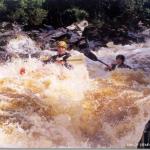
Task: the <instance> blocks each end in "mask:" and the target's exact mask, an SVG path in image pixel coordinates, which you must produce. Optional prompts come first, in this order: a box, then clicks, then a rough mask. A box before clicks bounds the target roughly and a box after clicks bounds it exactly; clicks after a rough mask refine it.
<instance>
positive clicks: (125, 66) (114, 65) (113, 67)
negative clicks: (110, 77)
mask: <svg viewBox="0 0 150 150" xmlns="http://www.w3.org/2000/svg"><path fill="white" fill-rule="evenodd" d="M116 68H122V69H123V68H126V69H132V68H131V67H130V66H128V65H126V64H120V65H116V64H112V70H115V69H116Z"/></svg>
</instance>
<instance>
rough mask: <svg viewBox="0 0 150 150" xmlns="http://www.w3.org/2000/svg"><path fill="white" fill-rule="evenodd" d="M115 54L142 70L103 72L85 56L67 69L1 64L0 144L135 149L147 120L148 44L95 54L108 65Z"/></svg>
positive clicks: (35, 62) (149, 94)
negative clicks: (21, 69)
mask: <svg viewBox="0 0 150 150" xmlns="http://www.w3.org/2000/svg"><path fill="white" fill-rule="evenodd" d="M117 54H124V55H125V56H126V57H127V62H126V63H127V64H129V65H131V67H133V68H140V69H138V70H136V71H133V70H127V69H125V70H124V69H122V70H116V71H114V72H105V71H104V66H103V65H101V64H100V63H96V62H93V61H91V60H89V59H87V58H85V63H83V64H78V65H76V66H75V65H74V69H73V70H71V71H70V70H67V69H65V68H62V67H60V66H58V65H55V64H47V65H45V66H43V65H42V63H41V62H40V61H38V60H36V59H27V60H21V59H17V60H15V61H13V62H11V63H7V64H5V65H1V66H0V147H13V148H14V147H17V148H18V147H22V148H24V147H27V148H31V147H32V148H33V147H34V148H37V147H38V148H39V147H43V148H47V147H84V148H85V147H100V148H102V147H115V148H126V147H137V144H138V142H139V140H140V138H141V136H142V132H143V129H144V126H145V124H146V123H147V121H148V120H149V119H150V112H149V108H150V44H149V42H148V41H147V42H146V43H144V44H132V45H125V46H121V45H112V44H110V45H109V48H101V49H100V50H99V51H98V52H97V53H96V55H97V56H98V57H99V58H100V59H102V60H103V61H105V62H106V63H108V64H110V63H111V62H112V61H113V60H114V59H115V56H116V55H117ZM21 67H24V68H25V69H26V72H25V74H24V75H19V70H20V68H21Z"/></svg>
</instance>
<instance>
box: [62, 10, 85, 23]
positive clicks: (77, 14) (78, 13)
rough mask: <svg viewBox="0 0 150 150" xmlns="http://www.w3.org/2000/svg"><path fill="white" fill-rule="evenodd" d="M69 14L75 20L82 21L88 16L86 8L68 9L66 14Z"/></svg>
mask: <svg viewBox="0 0 150 150" xmlns="http://www.w3.org/2000/svg"><path fill="white" fill-rule="evenodd" d="M65 14H67V15H68V17H69V16H70V17H71V18H72V19H74V21H81V20H83V19H85V18H87V17H88V13H87V12H86V11H85V10H82V9H78V8H73V9H67V10H66V11H64V15H65Z"/></svg>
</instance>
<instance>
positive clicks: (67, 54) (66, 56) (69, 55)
mask: <svg viewBox="0 0 150 150" xmlns="http://www.w3.org/2000/svg"><path fill="white" fill-rule="evenodd" d="M69 57H71V54H70V53H66V55H65V56H64V57H63V61H64V62H67V59H68V58H69Z"/></svg>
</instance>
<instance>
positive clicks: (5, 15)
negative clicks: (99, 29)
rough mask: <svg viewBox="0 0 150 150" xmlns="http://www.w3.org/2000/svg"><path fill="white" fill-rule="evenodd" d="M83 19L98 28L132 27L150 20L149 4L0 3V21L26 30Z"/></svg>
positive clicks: (136, 0)
mask: <svg viewBox="0 0 150 150" xmlns="http://www.w3.org/2000/svg"><path fill="white" fill-rule="evenodd" d="M85 18H86V19H88V20H89V21H90V22H94V23H96V22H97V24H100V26H102V25H105V24H109V25H111V26H114V27H118V25H128V26H133V25H135V24H137V22H138V21H140V20H142V21H145V20H149V19H150V1H149V0H88V1H87V0H0V21H6V20H7V21H13V22H14V21H17V22H19V23H22V24H28V25H30V26H39V25H41V24H42V23H47V24H51V25H53V26H55V27H59V26H66V25H68V24H71V23H72V22H75V21H80V20H82V19H85ZM129 20H130V21H129ZM149 24H150V23H149Z"/></svg>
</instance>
